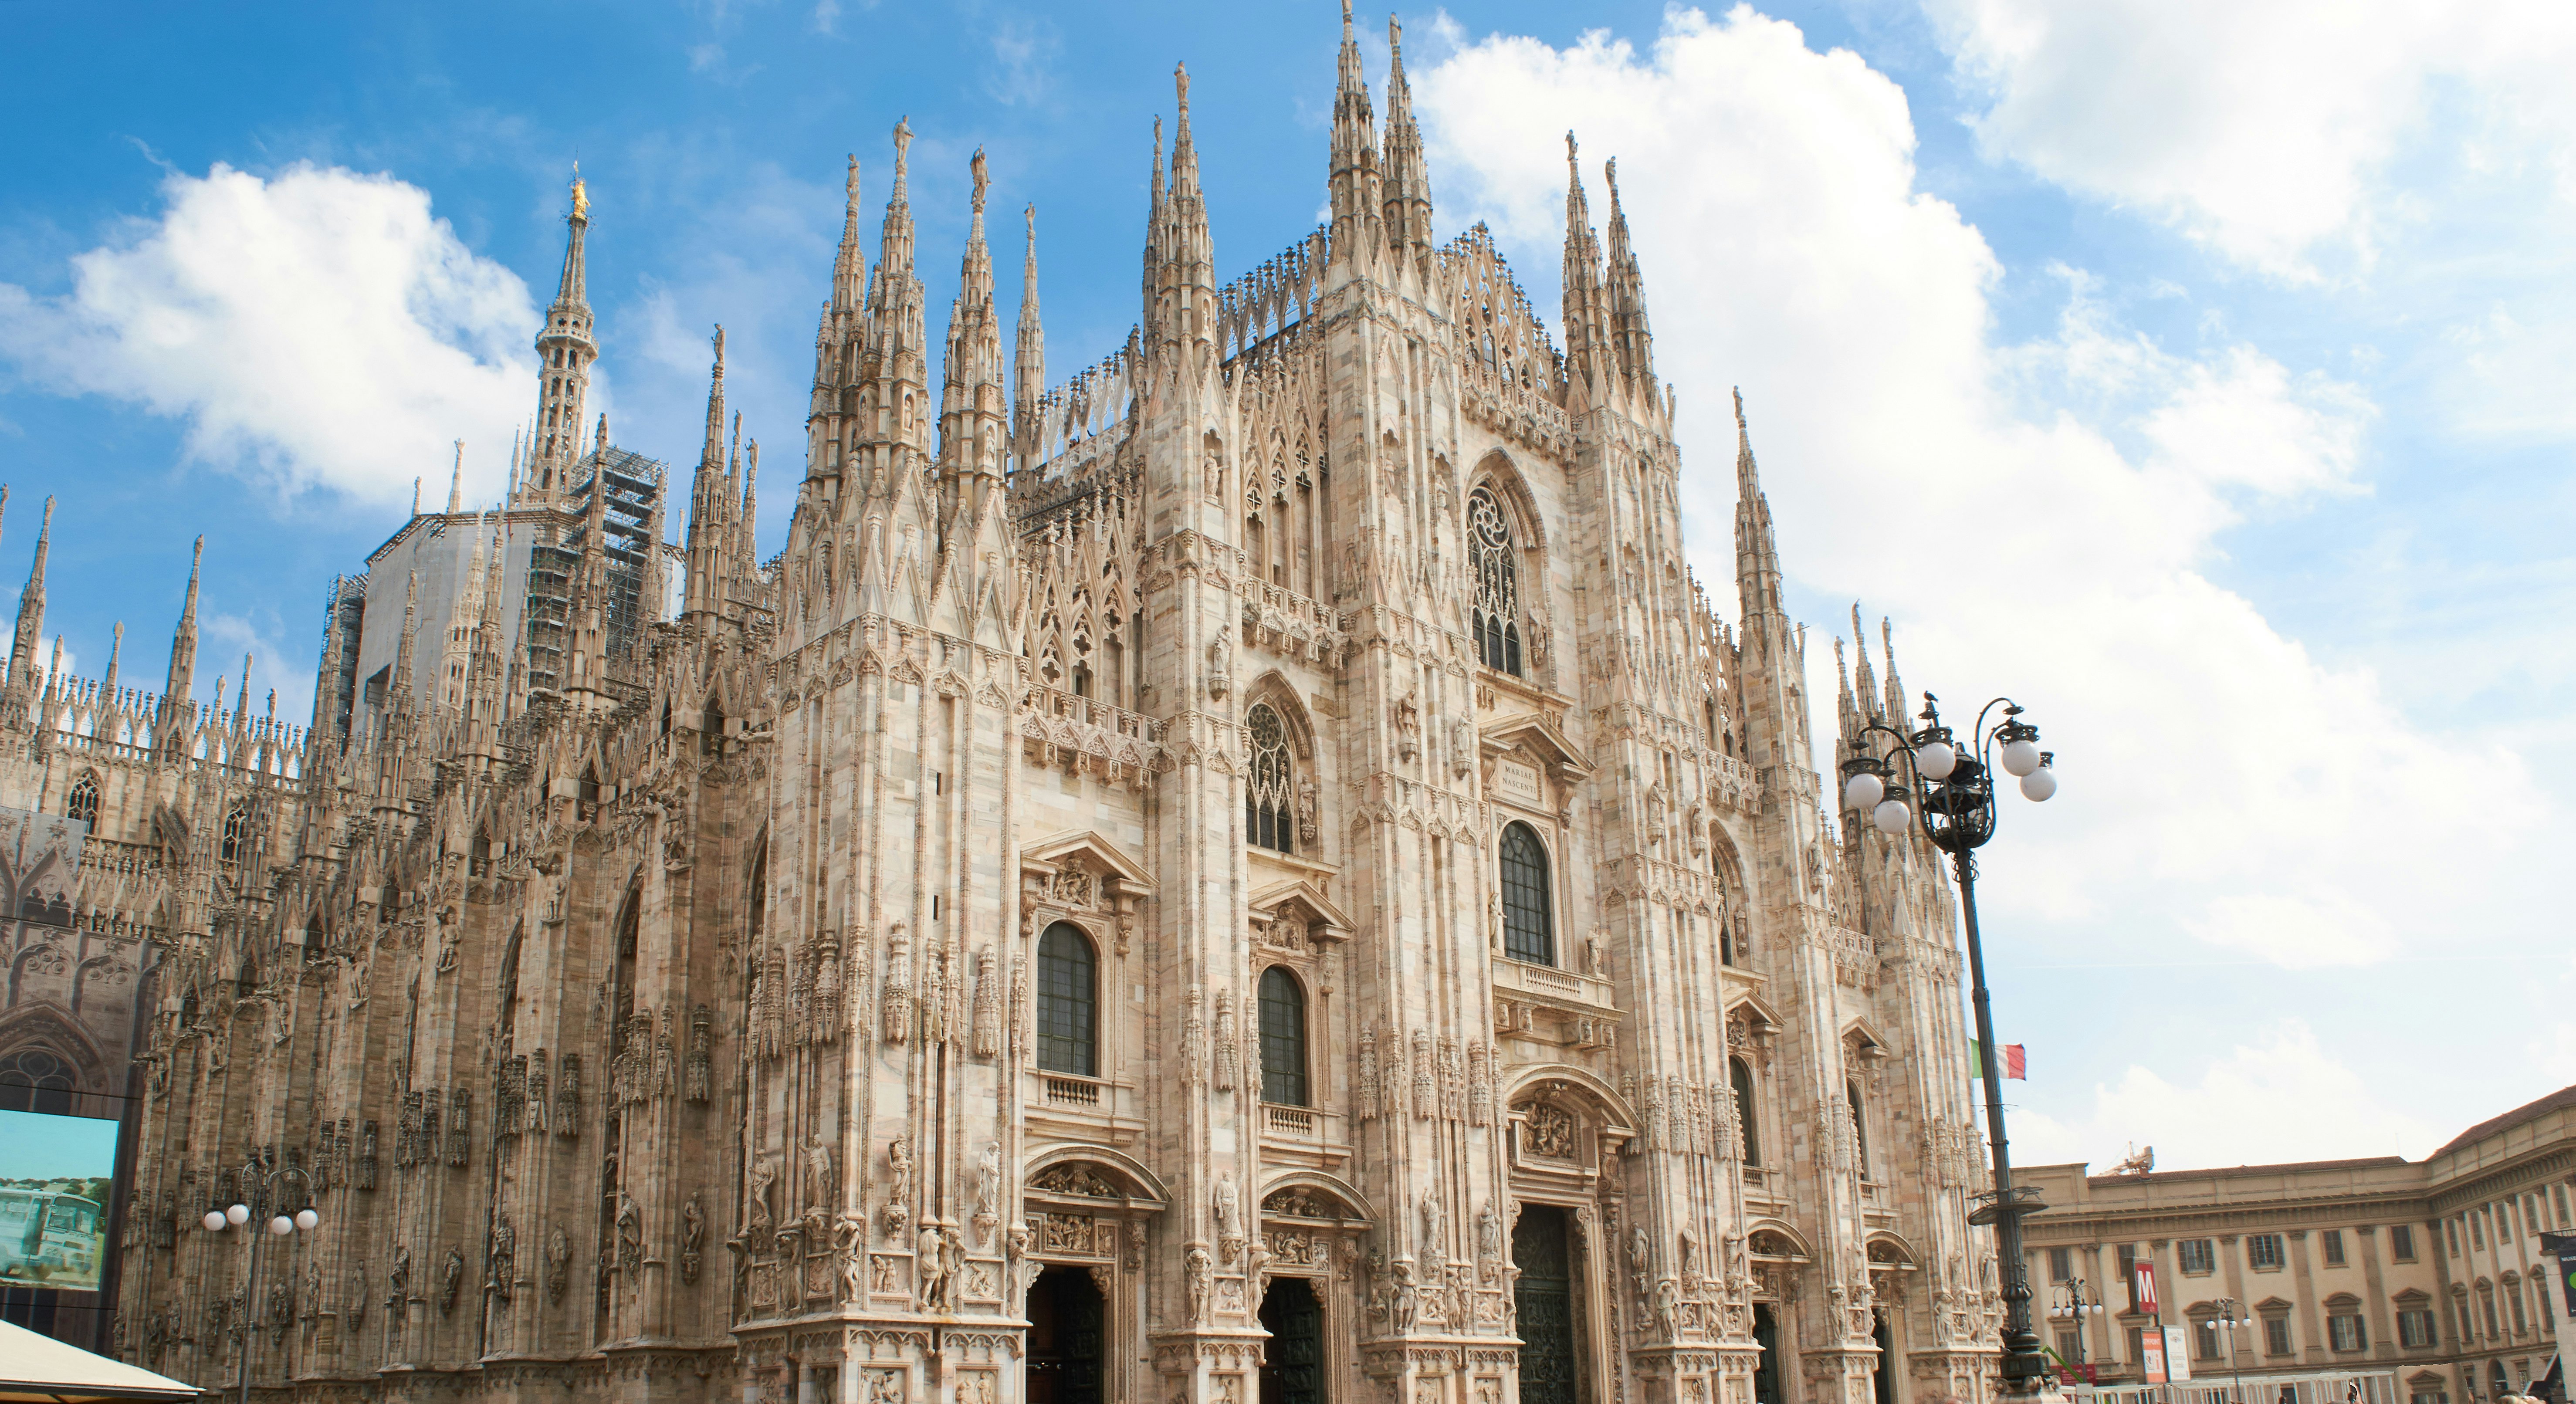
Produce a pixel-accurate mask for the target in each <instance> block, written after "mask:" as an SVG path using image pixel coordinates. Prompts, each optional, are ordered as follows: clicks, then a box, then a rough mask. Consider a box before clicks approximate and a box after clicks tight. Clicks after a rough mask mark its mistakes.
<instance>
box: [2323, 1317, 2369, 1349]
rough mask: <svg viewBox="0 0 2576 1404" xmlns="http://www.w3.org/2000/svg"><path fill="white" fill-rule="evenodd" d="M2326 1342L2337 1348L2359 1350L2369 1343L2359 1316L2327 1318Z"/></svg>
mask: <svg viewBox="0 0 2576 1404" xmlns="http://www.w3.org/2000/svg"><path fill="white" fill-rule="evenodd" d="M2326 1342H2327V1344H2329V1345H2331V1346H2333V1347H2334V1348H2335V1349H2337V1350H2359V1349H2361V1348H2362V1347H2363V1346H2364V1345H2366V1344H2367V1343H2368V1341H2367V1339H2366V1338H2365V1337H2364V1335H2363V1334H2362V1329H2361V1318H2360V1317H2358V1316H2329V1317H2327V1318H2326Z"/></svg>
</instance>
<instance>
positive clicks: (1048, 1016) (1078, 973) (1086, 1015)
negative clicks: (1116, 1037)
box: [1038, 921, 1100, 1077]
mask: <svg viewBox="0 0 2576 1404" xmlns="http://www.w3.org/2000/svg"><path fill="white" fill-rule="evenodd" d="M1097 965H1098V957H1097V956H1095V955H1094V954H1093V953H1092V949H1091V938H1089V937H1087V936H1085V935H1083V934H1082V929H1081V928H1080V927H1077V926H1075V925H1074V924H1073V923H1071V922H1065V921H1059V922H1057V923H1056V924H1055V925H1053V926H1050V927H1048V928H1047V929H1046V934H1045V935H1043V936H1041V937H1039V938H1038V1067H1039V1068H1040V1069H1042V1070H1044V1071H1046V1072H1055V1073H1071V1074H1073V1075H1074V1076H1076V1077H1096V1076H1098V1075H1099V1069H1100V1033H1099V1028H1100V1026H1099V1013H1100V986H1099V980H1098V976H1097Z"/></svg>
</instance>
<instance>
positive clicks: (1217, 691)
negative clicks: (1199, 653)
mask: <svg viewBox="0 0 2576 1404" xmlns="http://www.w3.org/2000/svg"><path fill="white" fill-rule="evenodd" d="M1207 666H1208V674H1207V688H1208V696H1209V697H1211V698H1215V699H1218V700H1222V699H1223V698H1224V697H1225V695H1226V694H1227V693H1228V692H1230V691H1232V690H1233V688H1234V640H1233V637H1232V635H1231V634H1230V633H1229V632H1228V631H1227V630H1225V629H1219V630H1217V631H1216V637H1215V638H1213V639H1210V640H1209V641H1208V656H1207Z"/></svg>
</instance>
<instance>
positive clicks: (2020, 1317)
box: [1842, 692, 2057, 1394]
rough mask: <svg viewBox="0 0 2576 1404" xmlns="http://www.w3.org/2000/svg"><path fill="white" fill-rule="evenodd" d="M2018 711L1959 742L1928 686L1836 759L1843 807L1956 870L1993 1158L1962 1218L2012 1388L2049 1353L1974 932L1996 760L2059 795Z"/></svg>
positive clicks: (2025, 1381)
mask: <svg viewBox="0 0 2576 1404" xmlns="http://www.w3.org/2000/svg"><path fill="white" fill-rule="evenodd" d="M1998 707H2000V708H2002V709H2003V714H2002V716H2001V718H2000V719H1998V720H1996V721H1994V723H1993V724H1992V725H1991V726H1990V725H1988V721H1987V719H1988V718H1989V717H1993V716H1994V715H1995V709H1996V708H1998ZM2021 716H2022V709H2021V707H2020V706H2019V705H2018V704H2016V703H2015V702H2014V701H2013V700H2012V699H2011V698H2008V697H1998V698H1996V699H1995V700H1994V701H1992V702H1989V703H1987V704H1986V705H1985V707H1984V708H1983V709H1981V710H1980V711H1979V712H1978V713H1977V724H1976V726H1975V727H1974V728H1972V729H1971V730H1970V732H1969V735H1968V744H1967V745H1965V746H1962V745H1960V744H1959V743H1958V741H1957V739H1956V738H1955V737H1954V736H1953V735H1952V734H1951V731H1950V728H1948V727H1946V726H1943V725H1942V724H1941V715H1940V711H1939V709H1938V705H1937V699H1935V698H1934V697H1933V696H1932V694H1931V693H1928V692H1927V693H1925V694H1923V715H1922V722H1923V726H1922V728H1921V729H1920V730H1918V731H1915V732H1914V733H1912V734H1911V735H1909V734H1907V733H1905V732H1902V731H1899V730H1897V729H1896V728H1895V727H1892V726H1889V725H1887V724H1885V723H1883V722H1872V723H1871V724H1869V725H1868V726H1866V727H1863V728H1861V734H1860V735H1859V736H1856V737H1854V738H1852V740H1853V743H1854V745H1855V746H1857V747H1864V748H1865V747H1866V746H1867V744H1868V739H1869V737H1870V736H1871V735H1872V734H1873V733H1884V734H1885V735H1886V736H1887V737H1888V739H1889V740H1890V741H1891V742H1893V744H1892V745H1891V746H1890V747H1889V748H1888V754H1887V755H1885V756H1877V755H1872V754H1870V753H1869V752H1868V751H1867V750H1866V749H1863V750H1862V752H1861V754H1859V755H1855V756H1853V757H1852V758H1851V759H1850V760H1847V761H1844V762H1843V766H1842V770H1843V807H1844V808H1845V809H1856V810H1860V811H1862V812H1864V813H1866V814H1868V815H1869V822H1870V823H1871V824H1873V825H1875V826H1876V827H1877V828H1878V830H1879V831H1880V832H1881V833H1886V834H1901V833H1903V832H1905V829H1906V826H1907V825H1908V824H1910V823H1919V824H1920V825H1921V826H1922V829H1923V836H1924V837H1925V838H1927V839H1929V840H1931V842H1932V846H1933V847H1935V848H1938V849H1940V850H1941V851H1942V852H1944V853H1947V854H1949V855H1950V861H1951V865H1952V867H1953V869H1954V871H1955V872H1956V873H1957V875H1958V879H1959V912H1960V917H1961V919H1962V922H1963V924H1964V925H1965V926H1966V928H1967V933H1968V974H1969V978H1970V981H1971V982H1972V988H1973V990H1974V1006H1975V1010H1976V1018H1977V1047H1978V1049H1979V1050H1980V1057H1979V1060H1978V1061H1979V1062H1980V1063H1981V1064H1982V1065H1983V1071H1984V1074H1985V1092H1986V1132H1987V1139H1988V1140H1990V1141H1991V1142H1992V1143H1993V1145H1994V1155H1995V1187H1994V1191H1993V1193H1991V1194H1987V1195H1981V1196H1979V1198H1980V1199H1982V1200H1984V1201H1985V1202H1984V1203H1982V1204H1980V1205H1979V1206H1978V1207H1977V1209H1976V1211H1975V1212H1974V1213H1972V1214H1970V1215H1969V1216H1968V1222H1970V1223H1972V1224H1993V1225H1994V1226H1995V1229H1996V1233H1997V1237H1998V1239H1999V1240H2000V1241H1999V1242H1998V1243H1997V1245H1996V1248H1997V1254H1998V1256H1999V1257H2001V1258H2002V1260H2003V1273H2004V1289H2003V1291H2004V1340H2003V1347H2004V1356H2003V1377H2004V1389H2005V1391H2006V1392H2007V1393H2010V1394H2030V1393H2034V1392H2036V1391H2037V1390H2039V1389H2040V1388H2041V1387H2042V1386H2043V1385H2044V1384H2045V1382H2046V1380H2047V1377H2048V1357H2047V1355H2046V1354H2045V1353H2043V1352H2042V1351H2041V1350H2040V1346H2039V1333H2038V1332H2037V1331H2036V1330H2034V1329H2032V1326H2031V1310H2030V1302H2031V1291H2030V1272H2029V1270H2028V1268H2027V1267H2025V1266H2024V1264H2023V1263H2022V1246H2021V1221H2022V1220H2023V1219H2024V1218H2026V1217H2028V1216H2029V1215H2032V1214H2035V1213H2037V1212H2039V1210H2040V1209H2041V1208H2043V1207H2044V1206H2043V1205H2041V1204H2040V1202H2039V1199H2038V1196H2037V1194H2036V1193H2035V1192H2034V1191H2032V1190H2028V1189H2021V1190H2016V1189H2015V1188H2014V1187H2013V1182H2012V1156H2011V1153H2010V1151H2009V1150H2008V1149H2007V1147H2006V1142H2005V1140H2004V1101H2003V1069H2002V1066H2001V1052H2002V1050H2001V1049H1999V1048H1997V1047H1996V1045H1995V1020H1994V1009H1993V1002H1992V1001H1991V1000H1990V999H1989V998H1988V996H1987V994H1986V957H1985V949H1984V947H1983V946H1982V945H1981V944H1980V942H1979V941H1978V937H1977V862H1976V851H1977V850H1978V849H1979V848H1981V847H1983V846H1984V845H1985V842H1986V840H1988V839H1990V838H1993V837H1994V836H1995V767H1996V766H1997V765H2001V766H2002V768H2003V770H2004V772H2005V773H2006V774H2008V775H2012V776H2015V777H2018V778H2019V779H2020V781H2021V792H2022V795H2023V797H2024V798H2026V799H2031V800H2045V799H2047V798H2048V797H2049V796H2051V795H2053V794H2056V793H2057V775H2056V772H2055V771H2054V770H2053V769H2051V764H2052V762H2053V761H2054V760H2055V759H2056V758H2055V757H2054V756H2053V755H2051V754H2050V753H2049V752H2046V751H2043V750H2041V749H2039V728H2037V727H2035V726H2032V725H2031V724H2030V723H2028V722H2026V721H2023V720H2022V719H2021ZM1900 757H1901V758H1902V760H1901V765H1902V769H1903V771H1904V774H1903V776H1902V778H1903V779H1904V780H1907V781H1909V782H1911V783H1910V785H1900V784H1897V783H1895V782H1896V781H1897V780H1898V779H1899V778H1900V777H1899V776H1898V775H1897V769H1898V766H1897V765H1895V764H1891V762H1895V761H1898V759H1899V758H1900ZM1909 791H1910V792H1911V793H1913V794H1916V795H1920V796H1921V802H1920V805H1919V807H1909V806H1908V805H1907V804H1906V802H1905V801H1906V798H1907V795H1908V793H1909Z"/></svg>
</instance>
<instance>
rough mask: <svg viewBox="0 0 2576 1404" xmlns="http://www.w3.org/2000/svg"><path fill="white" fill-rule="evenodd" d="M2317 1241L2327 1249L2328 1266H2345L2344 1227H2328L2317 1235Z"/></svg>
mask: <svg viewBox="0 0 2576 1404" xmlns="http://www.w3.org/2000/svg"><path fill="white" fill-rule="evenodd" d="M2317 1242H2318V1244H2319V1246H2320V1247H2322V1248H2323V1249H2324V1250H2325V1255H2326V1266H2327V1267H2342V1266H2343V1230H2342V1229H2327V1230H2326V1231H2325V1232H2323V1233H2321V1234H2318V1235H2317Z"/></svg>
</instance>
